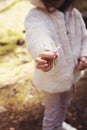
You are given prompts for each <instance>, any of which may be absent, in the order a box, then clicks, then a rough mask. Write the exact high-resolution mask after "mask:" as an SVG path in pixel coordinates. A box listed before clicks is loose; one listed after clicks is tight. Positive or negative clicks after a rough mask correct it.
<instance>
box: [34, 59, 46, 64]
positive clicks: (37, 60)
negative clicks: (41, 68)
mask: <svg viewBox="0 0 87 130" xmlns="http://www.w3.org/2000/svg"><path fill="white" fill-rule="evenodd" d="M35 62H36V63H37V64H40V65H43V64H46V63H47V61H46V60H44V59H41V57H37V58H36V59H35Z"/></svg>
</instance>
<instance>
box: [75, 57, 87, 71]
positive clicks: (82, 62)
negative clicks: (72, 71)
mask: <svg viewBox="0 0 87 130" xmlns="http://www.w3.org/2000/svg"><path fill="white" fill-rule="evenodd" d="M86 68H87V58H86V57H85V56H84V57H81V58H79V61H78V65H77V66H76V69H77V70H85V69H86Z"/></svg>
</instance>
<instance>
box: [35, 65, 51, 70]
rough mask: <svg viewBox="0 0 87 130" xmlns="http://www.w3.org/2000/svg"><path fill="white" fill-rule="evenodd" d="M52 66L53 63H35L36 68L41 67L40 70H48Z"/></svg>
mask: <svg viewBox="0 0 87 130" xmlns="http://www.w3.org/2000/svg"><path fill="white" fill-rule="evenodd" d="M52 67H53V65H48V64H44V65H39V64H37V65H36V68H37V69H41V70H42V71H44V72H47V71H49V70H50V69H51V68H52Z"/></svg>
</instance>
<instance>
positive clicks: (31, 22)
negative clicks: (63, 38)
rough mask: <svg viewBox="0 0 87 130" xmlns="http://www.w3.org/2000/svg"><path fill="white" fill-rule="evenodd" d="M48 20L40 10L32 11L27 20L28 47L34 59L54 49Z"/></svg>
mask: <svg viewBox="0 0 87 130" xmlns="http://www.w3.org/2000/svg"><path fill="white" fill-rule="evenodd" d="M46 20H47V19H46V17H45V14H44V13H43V12H41V11H39V9H32V10H31V11H30V12H29V14H28V15H27V17H26V19H25V29H26V47H27V49H28V51H29V53H30V54H31V56H32V57H33V59H35V58H36V57H38V55H39V54H40V53H41V52H42V51H44V50H48V49H49V50H51V49H52V46H51V45H52V44H53V40H52V38H51V35H50V31H49V28H48V25H47V22H46Z"/></svg>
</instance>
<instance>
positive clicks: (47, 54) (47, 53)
mask: <svg viewBox="0 0 87 130" xmlns="http://www.w3.org/2000/svg"><path fill="white" fill-rule="evenodd" d="M40 56H41V57H42V59H53V58H54V55H53V53H52V52H50V51H45V52H42V53H41V54H40Z"/></svg>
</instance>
